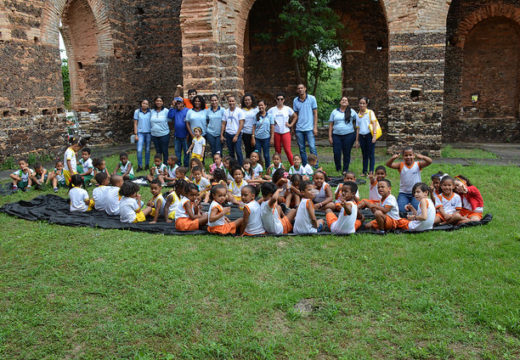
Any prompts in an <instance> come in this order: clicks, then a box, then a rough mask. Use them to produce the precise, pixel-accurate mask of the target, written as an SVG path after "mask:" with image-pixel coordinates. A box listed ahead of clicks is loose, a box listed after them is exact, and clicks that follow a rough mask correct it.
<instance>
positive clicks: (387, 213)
mask: <svg viewBox="0 0 520 360" xmlns="http://www.w3.org/2000/svg"><path fill="white" fill-rule="evenodd" d="M377 191H379V195H381V200H379V203H376V204H374V203H371V202H369V201H362V202H361V203H359V205H358V209H362V208H364V207H367V208H369V209H370V210H371V211H372V213H373V214H374V216H375V218H376V219H375V220H372V221H371V222H369V223H368V224H366V225H365V227H366V228H367V229H375V230H379V233H382V234H384V233H385V231H391V230H396V229H406V228H407V224H408V221H407V220H406V219H401V217H400V216H399V206H398V205H397V200H396V199H395V196H394V195H392V193H391V192H392V183H391V182H390V180H388V179H383V180H381V181H380V182H378V183H377Z"/></svg>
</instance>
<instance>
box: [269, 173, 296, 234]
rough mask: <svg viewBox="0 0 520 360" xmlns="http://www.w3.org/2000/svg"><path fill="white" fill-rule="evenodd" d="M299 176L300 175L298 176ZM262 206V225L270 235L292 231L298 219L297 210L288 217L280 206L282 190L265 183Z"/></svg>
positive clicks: (293, 210) (292, 211)
mask: <svg viewBox="0 0 520 360" xmlns="http://www.w3.org/2000/svg"><path fill="white" fill-rule="evenodd" d="M298 176H299V175H298ZM261 190H262V204H261V205H260V213H261V218H262V225H263V226H264V229H265V231H266V232H267V233H268V234H275V235H281V234H288V233H290V232H291V231H292V228H293V226H292V223H293V221H294V218H295V217H296V209H292V210H290V211H289V213H288V214H287V215H286V214H284V213H283V211H282V208H281V207H280V206H279V205H278V197H279V195H280V192H281V189H277V188H276V185H275V184H273V183H271V182H265V183H263V184H262V186H261Z"/></svg>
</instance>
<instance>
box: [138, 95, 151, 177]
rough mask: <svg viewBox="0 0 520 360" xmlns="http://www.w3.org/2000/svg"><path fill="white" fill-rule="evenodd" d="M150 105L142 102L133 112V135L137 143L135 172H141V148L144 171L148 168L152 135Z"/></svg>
mask: <svg viewBox="0 0 520 360" xmlns="http://www.w3.org/2000/svg"><path fill="white" fill-rule="evenodd" d="M151 114H152V113H151V112H150V103H149V102H148V100H142V101H141V106H140V107H139V109H137V110H136V111H135V112H134V134H135V141H136V142H137V171H142V170H143V146H144V158H145V162H144V163H145V170H148V169H149V168H150V144H151V143H152V134H151V133H150V118H151Z"/></svg>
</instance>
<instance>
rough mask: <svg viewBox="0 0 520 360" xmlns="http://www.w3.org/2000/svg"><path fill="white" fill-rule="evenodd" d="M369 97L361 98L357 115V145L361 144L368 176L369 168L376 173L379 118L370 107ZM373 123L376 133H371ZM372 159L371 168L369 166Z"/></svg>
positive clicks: (364, 169) (364, 168) (365, 171)
mask: <svg viewBox="0 0 520 360" xmlns="http://www.w3.org/2000/svg"><path fill="white" fill-rule="evenodd" d="M368 102H369V101H368V99H367V98H366V97H362V98H361V99H359V112H358V113H357V115H356V127H357V132H356V147H359V146H361V153H362V154H363V174H362V175H361V176H367V175H368V170H369V169H370V173H374V165H375V163H376V159H375V149H376V140H377V138H376V134H377V124H378V122H377V118H376V114H375V113H374V112H373V111H372V110H369V109H368ZM370 123H371V124H372V129H373V132H374V135H372V134H371V133H370V128H369V127H368V125H369V124H370ZM369 161H370V168H369V167H368V165H369Z"/></svg>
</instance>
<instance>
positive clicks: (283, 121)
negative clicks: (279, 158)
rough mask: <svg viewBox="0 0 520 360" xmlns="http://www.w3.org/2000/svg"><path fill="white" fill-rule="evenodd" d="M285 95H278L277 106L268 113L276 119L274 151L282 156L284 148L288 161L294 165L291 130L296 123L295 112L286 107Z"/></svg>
mask: <svg viewBox="0 0 520 360" xmlns="http://www.w3.org/2000/svg"><path fill="white" fill-rule="evenodd" d="M284 102H285V95H284V94H282V93H279V94H277V95H276V106H273V107H272V108H270V109H269V111H268V113H269V114H270V115H271V116H272V117H273V119H274V149H275V151H276V153H278V154H281V152H282V146H283V150H284V151H285V155H286V156H287V160H289V162H290V163H291V166H292V165H294V161H293V154H292V151H291V128H292V127H293V126H294V124H295V122H296V116H295V113H294V110H293V109H291V108H290V107H289V106H285V105H284Z"/></svg>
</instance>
